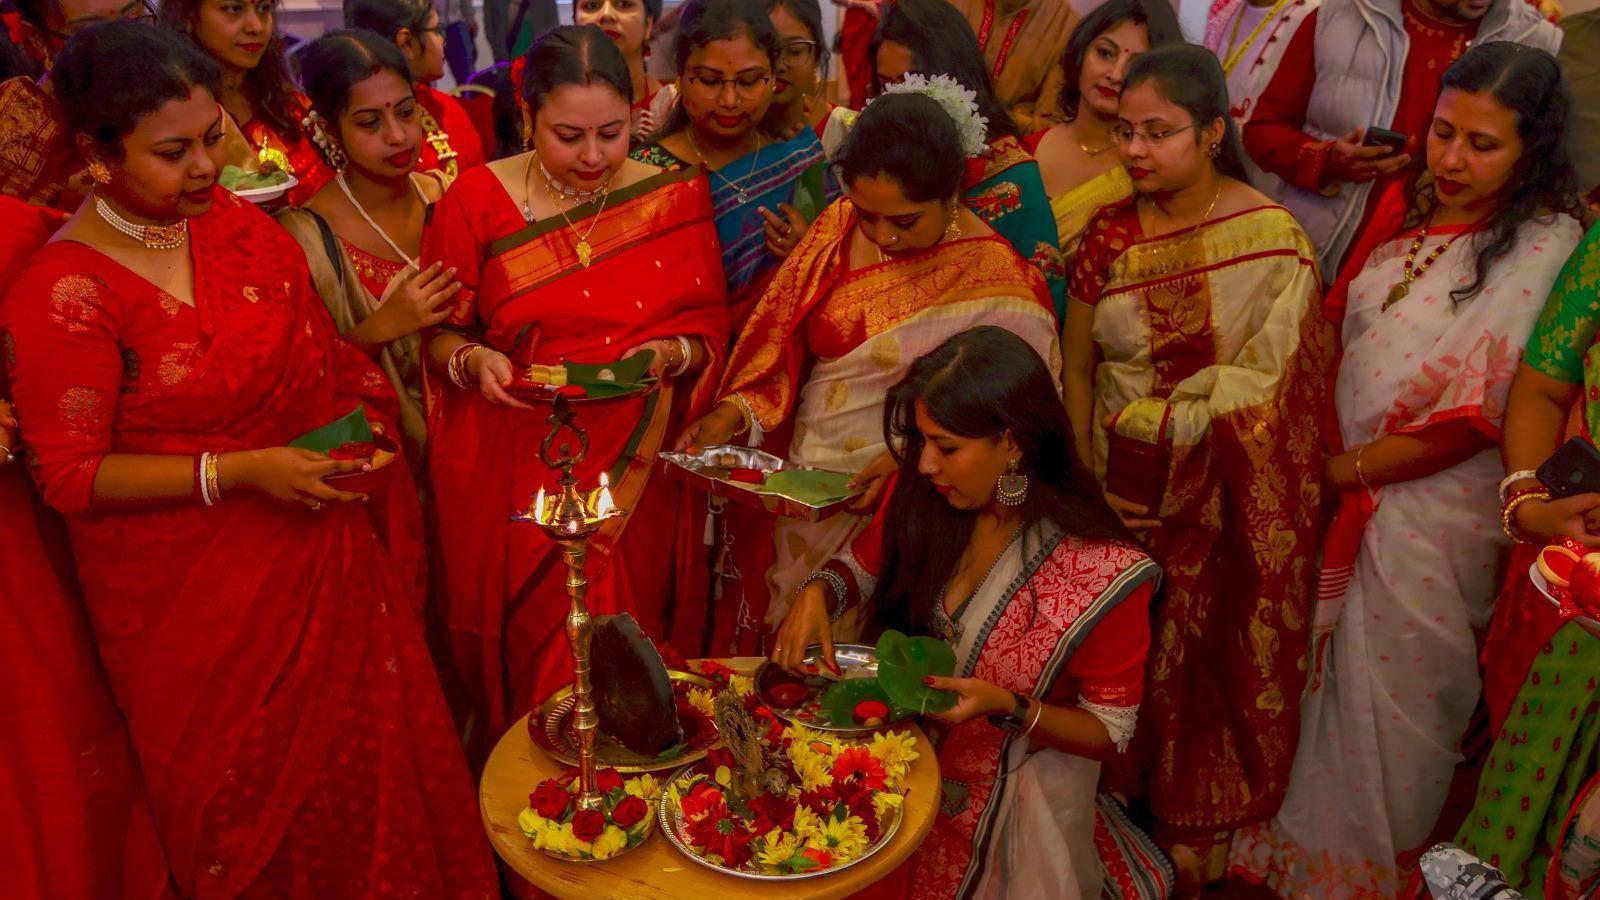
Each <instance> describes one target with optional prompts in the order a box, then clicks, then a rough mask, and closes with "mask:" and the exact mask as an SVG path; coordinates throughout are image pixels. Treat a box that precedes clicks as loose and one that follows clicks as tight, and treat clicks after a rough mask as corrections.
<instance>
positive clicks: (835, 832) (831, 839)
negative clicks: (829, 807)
mask: <svg viewBox="0 0 1600 900" xmlns="http://www.w3.org/2000/svg"><path fill="white" fill-rule="evenodd" d="M806 846H807V847H811V848H813V849H816V850H826V851H828V852H829V853H831V854H833V858H834V859H836V860H838V861H840V862H843V861H845V860H849V859H855V858H856V857H858V856H860V855H861V854H863V853H865V852H866V850H867V825H866V823H865V822H862V821H861V820H860V819H859V818H857V817H855V816H847V817H845V818H843V819H834V818H833V817H831V816H830V817H828V818H827V819H826V820H823V822H822V831H821V833H820V834H814V835H811V836H809V837H807V838H806Z"/></svg>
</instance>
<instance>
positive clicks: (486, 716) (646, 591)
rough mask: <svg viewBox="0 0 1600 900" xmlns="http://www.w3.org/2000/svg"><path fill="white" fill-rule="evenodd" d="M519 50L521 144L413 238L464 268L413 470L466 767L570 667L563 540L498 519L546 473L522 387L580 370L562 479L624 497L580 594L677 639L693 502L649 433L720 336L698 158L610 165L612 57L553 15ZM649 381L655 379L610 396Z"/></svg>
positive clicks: (687, 633) (621, 75)
mask: <svg viewBox="0 0 1600 900" xmlns="http://www.w3.org/2000/svg"><path fill="white" fill-rule="evenodd" d="M524 65H525V67H526V68H525V71H524V75H523V79H522V88H521V102H522V103H523V104H524V111H525V115H526V116H527V117H528V121H530V122H531V124H532V132H533V133H532V142H533V149H532V150H531V151H530V152H527V153H523V154H520V155H518V156H513V157H510V158H508V159H503V160H496V161H495V162H492V163H490V164H489V165H487V166H484V167H480V168H478V169H474V170H471V171H468V172H467V173H465V174H464V175H462V176H461V178H460V180H458V181H457V182H456V183H455V184H454V185H453V186H452V187H451V188H450V191H449V192H448V193H447V194H446V195H445V197H444V199H443V200H441V201H440V202H439V204H438V206H437V209H436V212H435V214H434V218H433V223H432V225H431V226H430V228H429V229H428V232H427V234H426V236H425V238H424V242H423V254H422V255H423V258H424V261H425V262H427V263H433V262H442V263H443V264H444V265H445V267H446V268H448V269H450V270H452V271H454V272H455V273H456V276H455V277H456V278H457V279H459V280H460V282H461V284H462V289H461V290H460V292H459V293H457V294H456V296H455V298H454V300H453V301H452V304H451V312H450V316H449V318H448V319H446V321H445V327H443V328H442V329H441V330H440V331H439V332H438V333H437V334H435V336H434V337H433V338H432V339H431V340H430V341H429V345H428V356H429V362H430V368H429V371H428V381H429V387H428V391H427V394H428V396H427V401H428V404H429V416H428V435H429V442H430V446H431V449H430V459H429V477H430V481H431V485H432V489H433V494H434V500H435V504H434V509H435V511H436V515H437V528H436V534H437V540H438V554H437V556H436V558H437V559H439V560H441V563H440V566H439V575H440V578H439V582H440V584H439V586H440V588H441V590H440V591H439V603H440V618H441V620H442V624H443V626H444V629H445V633H446V638H447V652H446V658H445V659H442V660H440V662H441V668H442V669H444V670H445V672H446V674H447V676H448V678H449V680H450V681H451V682H452V686H453V687H454V688H455V690H454V691H453V694H454V698H455V700H456V702H457V712H458V718H459V720H460V721H459V724H460V725H461V726H462V727H463V729H464V731H465V736H466V739H467V742H468V758H469V759H470V760H471V761H472V762H473V763H474V764H475V765H479V764H482V762H483V760H484V758H485V756H486V754H487V752H488V750H489V748H490V747H492V746H493V743H494V741H495V740H496V739H498V738H499V736H500V734H501V733H502V732H503V731H504V730H505V729H506V728H507V727H509V726H510V725H511V723H513V722H515V721H516V720H517V718H518V717H519V716H521V715H522V714H523V713H525V712H527V711H528V710H529V709H531V708H532V707H533V706H534V705H536V704H537V703H539V702H540V701H542V700H543V699H544V698H545V697H546V696H547V695H548V694H549V693H550V692H551V691H553V690H555V689H556V688H557V687H559V686H560V685H561V684H562V683H564V682H566V681H567V680H569V679H570V677H571V663H570V660H569V656H568V653H567V650H566V637H565V635H564V634H563V632H562V624H563V620H564V614H563V612H562V611H563V610H564V609H565V608H566V602H567V601H566V592H565V588H564V582H565V577H566V573H565V569H564V567H563V565H562V562H561V555H560V553H559V552H557V549H556V546H555V544H554V543H552V542H551V541H550V540H549V539H548V538H546V537H544V536H543V535H542V534H541V533H540V532H539V530H538V529H537V528H535V527H534V526H531V525H517V524H512V523H511V522H510V521H509V517H510V516H511V514H512V513H514V512H517V511H519V510H522V509H525V508H526V507H527V506H528V505H529V501H530V499H531V497H532V496H533V495H534V494H535V493H536V492H537V491H539V490H540V489H541V488H543V489H545V490H546V491H550V492H554V491H556V490H558V489H559V485H558V484H557V480H556V479H557V476H558V474H559V473H557V472H555V471H553V470H551V469H550V468H549V467H547V466H546V465H545V464H544V463H543V462H542V461H541V460H540V458H539V448H540V442H541V441H542V440H543V439H544V437H545V435H546V434H548V433H549V430H550V425H549V424H548V423H547V421H546V419H547V416H548V414H549V411H550V406H549V403H548V402H546V401H543V400H539V399H534V397H535V396H538V394H533V396H530V394H531V393H532V392H531V391H530V390H528V389H529V388H532V386H533V385H532V384H530V382H544V383H546V384H549V383H552V382H560V381H567V382H569V383H571V384H584V383H586V384H587V385H588V393H589V395H590V396H589V401H590V402H585V403H581V404H579V413H578V424H579V425H580V426H581V427H582V428H584V429H585V431H586V432H587V434H588V455H587V457H586V459H585V461H584V463H583V464H582V465H581V466H579V467H578V469H577V471H576V474H577V477H578V480H579V483H580V484H581V485H583V486H584V487H593V486H594V485H595V484H596V483H597V482H598V481H599V479H600V476H601V474H602V473H606V474H607V475H608V476H609V478H610V484H611V490H612V493H613V495H614V497H615V501H616V503H617V505H618V506H620V507H622V508H623V509H626V510H629V511H630V513H629V515H627V516H624V517H619V518H616V519H613V520H612V521H611V522H610V523H609V524H608V525H607V526H606V527H605V528H604V529H602V530H601V531H600V533H599V534H598V535H596V537H595V539H594V540H593V541H591V543H590V545H589V563H588V578H589V598H588V599H589V607H590V609H591V610H592V611H594V612H595V613H597V614H605V613H620V612H630V613H632V614H633V615H634V616H635V617H637V618H638V619H639V621H640V623H641V624H642V625H643V627H644V629H645V631H646V632H647V633H648V634H651V635H653V636H657V637H662V636H665V637H668V638H673V639H675V642H676V643H678V644H680V645H682V646H684V647H685V649H686V650H688V651H691V652H692V651H694V650H696V649H698V643H697V642H698V640H699V629H698V628H697V627H696V626H695V625H694V624H693V623H694V622H695V621H697V620H703V619H704V616H705V610H704V606H705V596H706V594H705V591H704V588H703V585H702V584H701V583H700V582H701V581H702V580H703V578H704V574H703V573H704V572H705V571H706V568H707V567H706V565H705V562H704V560H703V559H700V558H699V557H698V556H697V554H700V553H703V552H704V548H703V546H702V544H701V540H700V535H701V528H700V527H699V525H698V523H695V522H691V521H690V517H691V516H692V515H693V510H694V509H701V510H703V508H704V504H703V502H702V503H700V504H692V503H691V502H690V500H689V498H688V496H687V495H686V493H685V492H684V489H683V488H682V487H681V486H680V485H678V484H676V483H671V482H667V481H665V480H664V479H661V478H659V477H653V476H652V469H653V468H654V466H653V464H654V462H655V456H656V452H657V451H658V450H659V449H661V443H662V439H663V436H665V435H668V434H676V433H677V431H678V429H680V428H681V427H682V423H683V422H684V421H686V420H687V419H686V417H688V416H691V415H698V414H699V413H700V412H701V411H703V410H704V409H705V407H706V406H707V404H708V403H709V401H710V399H711V392H712V390H713V389H714V388H715V387H716V383H717V378H718V376H719V375H720V372H721V362H722V358H723V354H724V353H725V349H726V347H727V341H728V326H727V301H726V289H725V286H724V283H723V277H722V262H721V259H720V258H719V256H718V253H717V242H716V230H715V227H714V225H713V224H712V219H711V191H710V188H709V186H708V185H707V183H706V179H705V177H704V176H703V175H702V174H701V173H700V170H698V169H695V168H688V169H682V170H677V171H673V172H663V171H662V170H661V169H658V168H656V167H653V166H649V165H646V164H643V163H640V162H636V161H633V160H630V159H628V156H627V154H628V140H629V122H630V116H629V103H630V95H631V85H632V82H631V80H630V78H629V74H628V65H627V62H626V61H625V60H624V59H623V57H622V55H621V53H620V52H619V51H618V50H617V48H616V47H615V45H613V44H612V42H611V40H610V39H609V38H607V37H606V35H605V32H603V31H601V30H600V29H599V28H597V27H595V26H593V25H583V26H576V25H574V26H564V27H560V28H556V29H553V30H551V31H549V32H547V33H546V34H545V35H544V36H543V37H542V38H541V39H540V40H539V41H538V42H537V43H535V44H534V45H533V46H532V47H531V48H529V50H528V54H527V58H526V61H525V63H524ZM648 376H653V377H654V378H655V379H657V380H658V387H657V388H656V389H655V390H649V391H645V392H643V393H640V392H632V393H628V392H623V393H622V394H621V395H620V396H619V395H617V389H619V388H622V387H625V386H626V385H628V384H632V383H636V382H639V381H640V380H641V379H645V378H647V377H648ZM569 389H571V388H570V387H569ZM542 396H544V397H548V396H549V394H548V392H542ZM565 440H567V441H569V442H571V443H573V444H576V442H575V441H572V440H571V438H570V436H567V437H566V438H565ZM668 623H672V624H673V625H674V626H675V627H676V628H678V629H679V630H678V631H677V632H668V631H667V625H668ZM686 638H687V640H685V639H686Z"/></svg>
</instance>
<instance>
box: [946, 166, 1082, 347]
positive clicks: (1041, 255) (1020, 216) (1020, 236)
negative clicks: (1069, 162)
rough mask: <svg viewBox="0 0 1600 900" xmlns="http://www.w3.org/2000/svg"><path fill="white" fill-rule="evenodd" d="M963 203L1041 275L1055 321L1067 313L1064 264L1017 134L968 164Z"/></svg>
mask: <svg viewBox="0 0 1600 900" xmlns="http://www.w3.org/2000/svg"><path fill="white" fill-rule="evenodd" d="M962 189H963V190H964V191H965V197H966V201H965V202H966V205H967V208H968V209H971V210H972V211H973V212H974V213H977V215H978V218H980V219H982V220H983V221H984V222H986V223H988V225H989V227H990V228H993V229H994V230H995V233H996V234H998V235H1000V236H1001V237H1003V238H1005V239H1006V242H1007V243H1009V244H1010V245H1011V246H1012V247H1015V248H1016V251H1017V252H1018V253H1019V254H1021V255H1022V258H1023V259H1025V260H1027V261H1028V263H1029V264H1030V265H1032V266H1033V267H1034V268H1035V269H1038V270H1039V274H1041V275H1043V276H1044V280H1045V283H1046V284H1047V285H1048V286H1049V289H1050V302H1051V305H1052V306H1053V307H1054V309H1055V314H1056V319H1057V320H1058V321H1059V320H1061V319H1062V318H1064V317H1065V316H1066V312H1067V265H1066V262H1065V261H1064V260H1063V259H1062V257H1061V236H1060V234H1059V233H1058V232H1057V229H1056V221H1055V214H1054V212H1053V211H1052V210H1051V207H1050V196H1049V195H1048V194H1046V193H1045V192H1044V176H1042V175H1040V174H1039V163H1038V162H1036V161H1035V160H1034V158H1033V155H1032V154H1030V153H1029V152H1028V151H1027V149H1026V148H1024V147H1023V146H1022V142H1021V141H1020V140H1018V139H1017V138H1013V137H1004V138H1001V139H999V140H997V141H995V142H994V143H992V144H990V145H989V150H988V152H987V153H985V154H984V155H983V156H981V157H978V158H977V159H974V160H970V161H969V162H968V163H967V174H966V178H965V179H964V181H963V182H962Z"/></svg>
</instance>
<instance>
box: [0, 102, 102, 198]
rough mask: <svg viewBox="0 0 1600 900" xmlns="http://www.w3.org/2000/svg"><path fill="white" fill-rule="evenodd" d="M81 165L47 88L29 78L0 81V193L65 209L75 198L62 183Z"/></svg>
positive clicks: (58, 106)
mask: <svg viewBox="0 0 1600 900" xmlns="http://www.w3.org/2000/svg"><path fill="white" fill-rule="evenodd" d="M82 169H83V160H82V158H81V157H79V155H78V150H77V148H76V147H74V146H73V144H72V136H71V135H70V134H68V133H67V123H66V121H65V120H64V119H63V118H62V114H61V105H60V104H59V103H57V102H56V98H55V96H54V95H52V94H51V93H50V91H49V89H48V88H46V87H45V86H43V85H40V84H39V83H37V82H35V81H34V80H33V79H31V78H21V77H18V78H12V79H9V80H7V81H3V82H0V194H4V195H6V196H8V197H15V198H17V199H18V200H22V201H25V202H27V203H32V204H34V205H36V206H60V207H62V208H68V209H70V208H71V207H72V206H73V205H75V204H76V203H77V201H78V200H79V199H80V198H79V197H76V196H68V195H69V193H70V192H69V191H68V188H67V183H68V181H69V180H70V179H71V178H72V176H73V175H75V174H77V173H78V172H79V171H81V170H82Z"/></svg>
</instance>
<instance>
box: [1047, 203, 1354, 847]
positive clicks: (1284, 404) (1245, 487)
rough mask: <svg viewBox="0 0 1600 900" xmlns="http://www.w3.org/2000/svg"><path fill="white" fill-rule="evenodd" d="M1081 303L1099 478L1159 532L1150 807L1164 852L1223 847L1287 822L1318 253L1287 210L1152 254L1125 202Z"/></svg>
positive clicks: (1088, 243) (1094, 246)
mask: <svg viewBox="0 0 1600 900" xmlns="http://www.w3.org/2000/svg"><path fill="white" fill-rule="evenodd" d="M1070 294H1071V296H1072V298H1073V302H1079V303H1086V304H1089V305H1092V306H1094V308H1095V311H1094V328H1093V335H1094V341H1095V346H1096V348H1097V351H1098V353H1099V355H1100V359H1101V362H1100V363H1099V365H1098V366H1096V368H1095V373H1094V412H1093V417H1092V419H1091V421H1093V422H1094V423H1096V427H1095V428H1094V449H1095V467H1096V471H1097V472H1098V473H1099V474H1100V476H1101V478H1102V479H1105V480H1106V481H1107V483H1108V486H1109V487H1110V488H1111V489H1112V490H1113V491H1114V492H1117V493H1120V494H1122V495H1123V496H1125V497H1127V498H1128V499H1131V500H1134V501H1135V502H1140V503H1145V502H1146V501H1145V500H1144V499H1141V498H1140V497H1139V496H1138V495H1137V494H1136V493H1132V492H1130V488H1131V489H1134V490H1144V491H1148V492H1149V495H1150V497H1151V498H1152V500H1151V504H1153V505H1154V506H1155V507H1156V508H1154V509H1152V514H1153V516H1155V517H1159V518H1160V519H1161V521H1162V525H1161V527H1159V528H1157V529H1155V530H1153V531H1151V532H1149V533H1148V536H1147V542H1148V545H1149V547H1150V553H1151V555H1152V556H1154V557H1155V559H1156V561H1157V562H1159V563H1160V564H1161V567H1162V569H1163V570H1164V571H1165V572H1166V583H1165V587H1164V589H1163V595H1162V597H1161V598H1160V600H1159V601H1158V603H1157V606H1156V611H1155V612H1156V644H1155V647H1154V648H1153V649H1152V651H1151V654H1150V672H1149V680H1148V684H1149V699H1148V700H1147V702H1146V703H1145V705H1144V707H1143V709H1142V711H1141V718H1140V721H1139V734H1138V738H1137V739H1136V740H1135V748H1136V749H1139V748H1140V745H1143V746H1142V750H1143V756H1144V758H1143V759H1142V760H1141V762H1143V763H1144V765H1145V766H1146V768H1147V773H1146V774H1147V778H1148V800H1149V803H1150V805H1151V808H1152V811H1153V812H1154V813H1155V815H1156V817H1157V819H1158V820H1159V821H1160V823H1161V825H1162V826H1163V827H1164V828H1165V829H1166V833H1165V834H1164V835H1161V836H1162V837H1163V838H1164V839H1169V840H1181V841H1183V842H1185V843H1192V844H1195V845H1197V846H1200V847H1209V848H1217V847H1219V846H1220V847H1221V848H1222V849H1225V845H1226V842H1225V841H1222V842H1221V844H1219V843H1218V840H1219V837H1218V836H1219V833H1221V832H1226V831H1228V830H1230V829H1233V828H1237V827H1239V826H1241V825H1246V824H1250V823H1254V822H1260V821H1262V820H1264V819H1267V818H1270V817H1271V816H1272V815H1273V813H1275V812H1276V811H1277V809H1278V806H1279V804H1280V803H1281V802H1282V800H1283V795H1284V791H1285V790H1286V789H1287V788H1288V783H1289V769H1290V764H1291V763H1292V762H1293V759H1294V751H1295V744H1296V736H1297V734H1298V732H1299V699H1300V691H1301V687H1302V686H1303V685H1304V683H1305V675H1306V661H1305V658H1306V643H1307V619H1308V616H1309V613H1310V607H1311V597H1312V585H1313V582H1314V579H1315V577H1316V567H1315V552H1316V547H1317V540H1318V535H1319V526H1320V513H1321V484H1322V459H1321V448H1322V446H1323V442H1322V423H1323V421H1324V418H1323V416H1322V411H1323V398H1324V397H1325V396H1326V392H1327V389H1328V383H1327V375H1328V368H1329V365H1330V362H1331V347H1332V344H1331V340H1332V334H1331V332H1330V330H1329V329H1328V328H1327V327H1326V322H1325V321H1324V320H1323V319H1322V317H1321V316H1320V315H1318V301H1319V299H1320V288H1319V283H1318V279H1317V273H1316V265H1315V255H1314V252H1313V250H1312V248H1311V246H1310V244H1309V242H1308V241H1307V240H1306V237H1305V234H1304V232H1302V231H1301V230H1300V227H1299V226H1298V225H1296V224H1295V222H1294V220H1293V219H1292V218H1290V216H1289V215H1288V213H1286V212H1284V211H1283V210H1282V209H1281V208H1278V207H1257V208H1254V209H1249V210H1246V211H1244V212H1241V213H1236V214H1234V215H1229V216H1224V217H1221V218H1219V219H1215V220H1212V221H1209V222H1206V223H1203V224H1202V225H1200V226H1197V227H1195V228H1191V229H1186V230H1183V231H1179V232H1175V233H1173V234H1169V235H1164V236H1161V237H1156V238H1147V237H1145V235H1144V234H1143V231H1142V228H1141V226H1140V224H1139V217H1138V212H1137V210H1136V207H1135V205H1134V201H1133V200H1132V199H1128V200H1124V201H1122V202H1120V203H1117V204H1114V205H1111V206H1107V207H1105V208H1103V209H1101V210H1100V212H1099V213H1098V214H1097V215H1096V216H1095V218H1094V219H1093V220H1092V221H1091V222H1090V224H1089V227H1088V229H1087V231H1086V232H1085V234H1084V238H1083V241H1082V243H1081V245H1080V246H1079V249H1078V255H1077V260H1076V269H1075V272H1074V277H1073V281H1072V287H1071V289H1070ZM1108 416H1114V417H1115V419H1114V423H1113V425H1112V427H1111V429H1110V430H1109V432H1108V431H1107V430H1106V429H1104V428H1101V427H1099V425H1098V423H1101V422H1104V421H1105V420H1106V418H1107V417H1108ZM1122 774H1123V775H1125V776H1126V775H1127V774H1128V773H1122ZM1212 852H1213V854H1216V853H1217V850H1216V849H1212ZM1220 862H1221V857H1220V856H1216V857H1215V859H1214V860H1213V865H1220Z"/></svg>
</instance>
